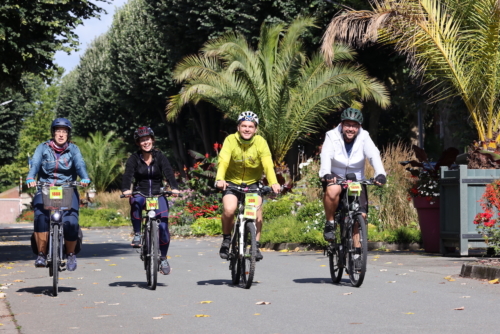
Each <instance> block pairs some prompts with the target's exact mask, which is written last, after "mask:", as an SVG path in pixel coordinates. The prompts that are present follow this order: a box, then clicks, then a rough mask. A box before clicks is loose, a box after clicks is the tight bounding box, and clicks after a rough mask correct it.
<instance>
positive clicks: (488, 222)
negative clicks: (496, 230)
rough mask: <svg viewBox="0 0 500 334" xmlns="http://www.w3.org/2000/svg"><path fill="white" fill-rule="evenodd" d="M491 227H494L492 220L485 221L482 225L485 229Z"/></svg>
mask: <svg viewBox="0 0 500 334" xmlns="http://www.w3.org/2000/svg"><path fill="white" fill-rule="evenodd" d="M493 225H495V221H494V220H490V221H487V222H485V223H484V226H486V227H493Z"/></svg>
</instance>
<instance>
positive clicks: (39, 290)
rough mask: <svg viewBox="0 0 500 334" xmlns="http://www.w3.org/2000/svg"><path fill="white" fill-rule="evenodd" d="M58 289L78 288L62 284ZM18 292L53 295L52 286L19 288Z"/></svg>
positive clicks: (74, 289) (72, 289)
mask: <svg viewBox="0 0 500 334" xmlns="http://www.w3.org/2000/svg"><path fill="white" fill-rule="evenodd" d="M58 291H59V293H64V292H73V291H76V288H72V287H67V286H60V287H59V289H58ZM17 292H27V293H32V294H34V295H46V296H52V286H33V287H30V288H22V289H19V290H17Z"/></svg>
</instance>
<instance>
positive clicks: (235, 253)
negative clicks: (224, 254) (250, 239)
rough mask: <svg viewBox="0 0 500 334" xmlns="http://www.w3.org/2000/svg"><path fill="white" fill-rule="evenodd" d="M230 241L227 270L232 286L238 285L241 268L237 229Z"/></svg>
mask: <svg viewBox="0 0 500 334" xmlns="http://www.w3.org/2000/svg"><path fill="white" fill-rule="evenodd" d="M232 238H233V240H232V241H231V250H230V252H229V259H230V260H229V268H230V269H231V279H232V281H233V285H238V284H239V283H240V276H241V267H240V232H239V229H238V228H235V229H234V233H233V236H232Z"/></svg>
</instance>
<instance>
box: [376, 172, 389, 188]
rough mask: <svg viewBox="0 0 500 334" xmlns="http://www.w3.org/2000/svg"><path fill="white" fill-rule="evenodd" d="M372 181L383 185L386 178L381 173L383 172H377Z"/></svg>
mask: <svg viewBox="0 0 500 334" xmlns="http://www.w3.org/2000/svg"><path fill="white" fill-rule="evenodd" d="M373 182H374V183H375V184H376V185H377V186H379V187H381V186H383V185H384V184H386V182H387V179H386V177H385V175H383V174H379V175H377V176H376V177H375V178H374V179H373Z"/></svg>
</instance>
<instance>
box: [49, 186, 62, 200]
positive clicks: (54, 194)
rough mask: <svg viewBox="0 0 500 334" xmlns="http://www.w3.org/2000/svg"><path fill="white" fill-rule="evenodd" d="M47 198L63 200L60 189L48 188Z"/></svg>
mask: <svg viewBox="0 0 500 334" xmlns="http://www.w3.org/2000/svg"><path fill="white" fill-rule="evenodd" d="M49 198H50V199H62V198H63V189H62V187H50V188H49Z"/></svg>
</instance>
